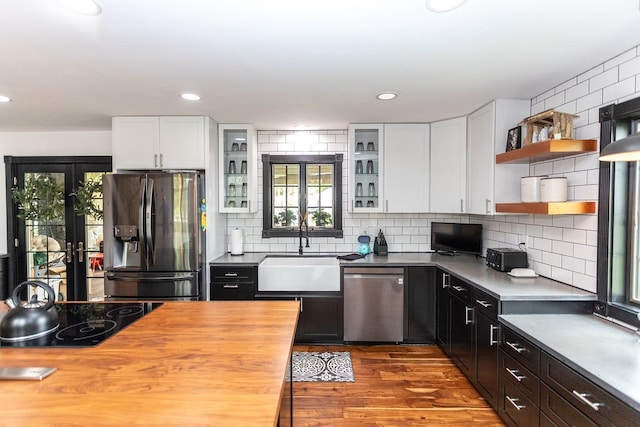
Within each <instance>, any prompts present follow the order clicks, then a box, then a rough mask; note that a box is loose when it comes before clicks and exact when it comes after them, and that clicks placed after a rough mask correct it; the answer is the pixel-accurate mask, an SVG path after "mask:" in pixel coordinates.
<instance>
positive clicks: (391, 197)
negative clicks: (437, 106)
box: [383, 123, 430, 213]
mask: <svg viewBox="0 0 640 427" xmlns="http://www.w3.org/2000/svg"><path fill="white" fill-rule="evenodd" d="M429 156H430V150H429V125H428V124H425V123H422V124H385V125H384V171H383V181H384V186H383V188H384V212H389V213H420V212H429V179H430V176H429V168H430V164H429Z"/></svg>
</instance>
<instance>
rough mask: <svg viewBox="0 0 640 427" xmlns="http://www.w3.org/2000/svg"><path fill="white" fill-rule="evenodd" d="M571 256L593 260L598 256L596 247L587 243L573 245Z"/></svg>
mask: <svg viewBox="0 0 640 427" xmlns="http://www.w3.org/2000/svg"><path fill="white" fill-rule="evenodd" d="M573 256H575V257H576V258H580V259H584V260H587V261H593V262H595V261H596V260H597V256H598V248H597V247H596V246H589V245H573Z"/></svg>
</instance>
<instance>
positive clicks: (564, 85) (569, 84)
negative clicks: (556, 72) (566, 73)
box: [555, 77, 578, 92]
mask: <svg viewBox="0 0 640 427" xmlns="http://www.w3.org/2000/svg"><path fill="white" fill-rule="evenodd" d="M577 82H578V79H577V77H574V78H572V79H569V80H567V81H566V82H564V83H562V84H560V85H558V86H556V87H555V91H556V92H560V91H563V90H567V89H569V88H571V87H574V86H575V85H576V84H577Z"/></svg>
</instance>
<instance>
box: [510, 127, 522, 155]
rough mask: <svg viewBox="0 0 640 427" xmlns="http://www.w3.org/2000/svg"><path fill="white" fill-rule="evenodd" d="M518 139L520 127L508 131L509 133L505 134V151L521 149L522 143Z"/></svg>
mask: <svg viewBox="0 0 640 427" xmlns="http://www.w3.org/2000/svg"><path fill="white" fill-rule="evenodd" d="M520 138H521V136H520V126H518V127H515V128H513V129H509V132H508V133H507V151H511V150H517V149H518V148H522V141H521V139H520Z"/></svg>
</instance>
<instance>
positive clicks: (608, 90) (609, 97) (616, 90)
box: [602, 76, 636, 104]
mask: <svg viewBox="0 0 640 427" xmlns="http://www.w3.org/2000/svg"><path fill="white" fill-rule="evenodd" d="M635 88H636V78H635V76H632V77H629V78H627V79H624V80H622V81H620V82H618V83H615V84H613V85H611V86H608V87H605V88H604V89H603V90H602V101H603V102H604V103H605V104H608V103H611V102H613V101H615V100H617V99H620V98H622V97H624V96H626V95H628V94H629V93H631V92H633V91H634V90H635Z"/></svg>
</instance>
